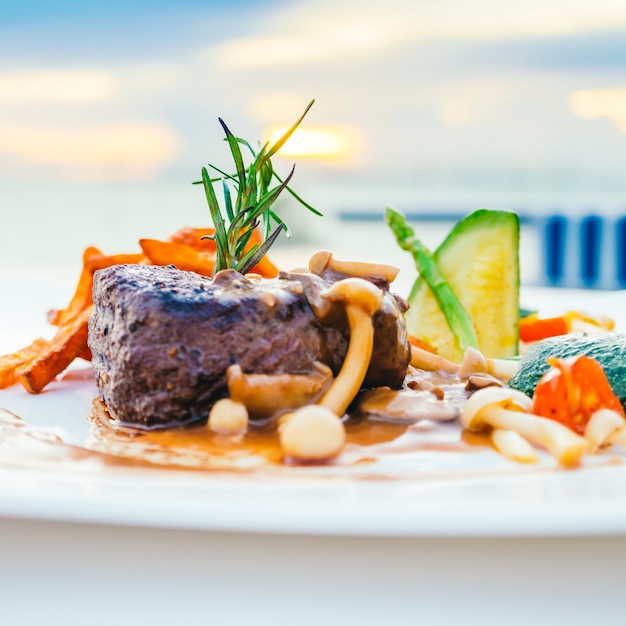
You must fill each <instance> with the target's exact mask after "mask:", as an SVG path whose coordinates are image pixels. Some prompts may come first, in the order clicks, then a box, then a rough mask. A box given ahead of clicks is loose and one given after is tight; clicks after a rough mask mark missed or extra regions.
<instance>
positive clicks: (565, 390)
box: [533, 355, 624, 435]
mask: <svg viewBox="0 0 626 626" xmlns="http://www.w3.org/2000/svg"><path fill="white" fill-rule="evenodd" d="M548 364H549V365H550V369H549V370H548V371H547V372H546V373H545V374H544V375H543V376H542V377H541V380H540V381H539V383H538V384H537V387H536V388H535V393H534V396H533V413H534V414H535V415H540V416H542V417H548V418H550V419H553V420H555V421H557V422H560V423H561V424H563V425H564V426H567V427H568V428H570V429H571V430H573V431H575V432H577V433H579V434H581V435H582V434H584V433H585V428H586V426H587V424H588V423H589V420H590V419H591V416H592V415H593V414H594V413H595V412H596V411H599V410H600V409H610V410H611V411H617V412H618V413H619V414H620V415H622V416H623V415H624V409H623V408H622V405H621V404H620V401H619V399H618V398H617V396H616V395H615V394H614V393H613V390H612V389H611V386H610V385H609V381H608V380H607V378H606V374H605V373H604V370H603V369H602V366H601V365H600V363H598V361H596V360H595V359H592V358H590V357H588V356H585V355H580V356H575V357H569V358H566V359H559V358H556V357H551V358H549V359H548Z"/></svg>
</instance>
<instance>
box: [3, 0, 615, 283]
mask: <svg viewBox="0 0 626 626" xmlns="http://www.w3.org/2000/svg"><path fill="white" fill-rule="evenodd" d="M625 70H626V4H625V3H624V2H623V0H596V1H595V2H593V3H590V2H588V1H584V2H583V1H582V0H567V1H566V0H553V1H552V2H549V3H546V2H545V1H544V0H527V1H526V2H524V3H518V2H509V1H495V0H474V2H471V3H467V2H462V1H461V0H438V1H437V2H434V1H427V0H414V1H409V0H386V1H385V2H384V3H383V2H375V1H373V0H370V1H368V0H359V1H358V2H357V1H356V0H301V1H298V2H294V1H289V2H287V1H283V0H274V1H272V0H230V1H229V2H228V3H221V2H218V1H211V0H204V1H200V0H177V1H176V2H172V1H168V0H151V2H145V1H143V0H109V1H108V2H95V1H89V0H83V1H72V0H65V1H64V2H62V3H61V2H54V1H45V0H32V1H31V2H29V3H22V2H12V1H9V2H5V1H3V0H0V210H1V211H2V218H3V219H2V226H1V229H0V263H1V267H2V269H3V270H7V271H11V270H12V268H14V267H20V268H22V269H23V270H25V271H32V272H33V273H40V274H41V275H42V276H46V277H54V276H60V275H64V276H67V275H69V276H70V279H72V280H73V279H74V277H75V276H77V274H78V271H79V268H80V257H81V253H82V250H83V249H84V248H85V247H86V246H87V245H95V246H97V247H99V248H101V249H102V250H103V251H104V252H107V253H116V252H134V251H137V250H138V246H137V240H138V239H139V238H140V237H157V238H164V237H167V236H168V235H169V234H170V233H171V232H173V231H174V230H176V229H178V228H179V227H181V226H185V225H192V226H203V225H209V224H210V219H209V213H208V209H207V206H206V202H205V199H204V193H203V191H202V189H201V187H197V186H193V185H192V184H191V183H192V181H194V180H198V178H199V175H200V168H201V167H202V165H206V164H207V163H213V164H215V165H218V166H220V167H223V168H225V169H228V168H229V167H230V160H229V155H228V149H227V146H226V144H225V142H224V141H223V132H222V129H221V127H220V125H219V122H218V117H221V118H223V119H224V121H225V122H226V123H227V125H228V126H229V127H230V128H231V130H232V131H233V132H234V133H235V134H236V135H238V136H241V137H245V138H246V139H248V140H249V141H251V143H253V144H256V142H257V141H264V140H266V139H267V138H268V137H270V136H271V133H272V132H273V131H274V130H275V129H276V127H278V126H281V125H282V126H285V125H290V124H291V123H292V122H294V121H295V120H296V119H297V118H298V117H299V115H300V114H301V113H302V111H304V109H305V107H306V105H307V103H308V102H309V101H310V100H311V99H313V98H315V104H314V106H313V108H312V109H311V111H310V112H309V114H308V115H307V117H306V119H305V121H304V123H303V126H302V130H303V131H307V132H306V133H303V135H302V137H301V140H300V141H299V142H298V143H296V142H295V138H294V142H293V145H292V146H291V148H290V151H288V152H287V153H286V154H284V155H283V156H282V157H277V158H276V159H275V166H276V168H277V170H279V171H280V172H281V174H283V175H286V174H287V173H288V172H289V170H290V168H291V165H292V164H293V163H296V171H295V175H294V178H293V187H294V189H296V190H297V191H298V193H299V194H300V195H301V196H302V197H303V198H305V199H306V200H307V201H308V202H310V203H311V204H313V205H314V206H315V207H316V208H318V209H319V210H320V211H321V212H323V213H324V214H325V217H324V218H319V217H315V216H314V215H312V214H310V213H308V212H306V211H305V210H304V209H303V208H302V207H300V206H299V205H297V204H296V203H294V202H290V201H289V199H288V198H287V197H286V196H285V197H284V198H283V199H281V200H280V201H279V205H278V209H279V212H281V215H282V216H283V217H284V219H285V220H286V222H287V223H288V224H289V225H290V227H291V229H292V231H293V236H292V238H291V239H290V240H286V239H284V238H281V239H280V240H279V243H278V244H277V247H276V252H275V255H274V256H276V257H277V258H278V259H279V261H280V262H282V260H283V259H285V263H287V262H288V260H289V261H290V260H291V259H296V257H298V255H303V256H304V255H306V254H308V252H309V251H310V250H314V249H318V248H322V247H323V248H328V249H331V250H333V251H334V252H335V254H336V255H337V256H343V257H348V256H349V257H351V258H355V259H363V260H365V259H369V260H373V261H381V262H389V263H393V264H397V265H399V266H400V267H401V268H402V270H403V274H402V276H403V277H404V280H405V281H406V282H407V283H409V282H412V276H411V272H412V262H411V259H410V258H408V257H406V258H405V253H402V252H400V251H399V250H397V248H396V246H395V244H394V242H393V238H392V237H391V235H390V233H389V232H388V230H387V227H386V226H385V224H384V222H383V220H382V213H383V210H384V208H385V206H393V207H394V208H396V209H399V210H401V211H404V212H405V213H407V214H408V215H410V217H411V219H412V220H413V221H414V223H415V227H416V230H417V232H418V235H419V236H420V237H421V238H422V239H423V240H424V242H425V243H427V245H429V246H431V247H433V248H434V247H436V245H438V243H439V242H440V241H441V239H442V238H443V236H444V235H445V233H446V232H447V230H448V229H449V228H450V226H451V224H452V223H453V222H454V221H455V220H456V219H458V218H460V217H462V216H463V215H466V214H468V213H470V212H471V211H473V210H474V209H476V208H479V207H488V208H500V209H507V210H512V211H516V212H518V214H519V215H520V217H521V218H522V225H523V228H522V281H523V282H524V283H526V284H550V285H557V286H558V285H563V286H583V287H603V288H615V287H622V286H625V285H626V266H625V263H626V261H625V260H624V259H623V258H622V257H623V254H624V252H623V249H624V241H626V227H625V226H624V222H623V221H622V216H623V215H626V73H625Z"/></svg>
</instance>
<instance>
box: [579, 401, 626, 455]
mask: <svg viewBox="0 0 626 626" xmlns="http://www.w3.org/2000/svg"><path fill="white" fill-rule="evenodd" d="M624 426H625V420H624V417H623V416H622V415H620V414H619V413H618V412H617V411H612V410H611V409H600V410H599V411H596V412H595V413H593V415H592V416H591V417H590V418H589V421H588V422H587V425H586V426H585V439H586V440H587V452H591V453H593V452H595V451H596V450H598V448H600V447H601V446H602V445H605V444H611V443H616V444H618V445H619V444H621V445H624V444H626V438H623V435H622V434H621V431H624ZM620 438H622V441H621V442H620Z"/></svg>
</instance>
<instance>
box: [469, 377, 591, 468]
mask: <svg viewBox="0 0 626 626" xmlns="http://www.w3.org/2000/svg"><path fill="white" fill-rule="evenodd" d="M531 408H532V400H531V399H530V398H529V397H528V396H526V395H524V394H523V393H521V392H519V391H515V390H512V389H504V388H501V387H486V388H485V389H481V390H480V391H477V392H476V393H474V394H473V395H472V396H471V397H470V398H469V400H468V401H467V404H466V405H465V408H464V409H463V413H462V414H461V423H462V424H463V426H464V427H465V428H467V429H468V430H471V431H481V430H484V429H486V428H493V429H502V430H512V431H515V432H516V433H518V434H519V435H521V436H522V437H524V438H525V439H527V440H529V441H531V442H533V443H537V444H539V445H541V446H543V447H544V448H545V449H546V450H548V451H549V452H550V453H551V454H552V455H554V456H555V457H556V458H557V459H558V461H559V463H561V464H562V465H564V466H565V467H573V466H576V465H578V463H579V462H580V458H581V457H582V455H583V454H584V452H585V449H586V447H587V442H586V440H585V439H584V438H583V437H580V436H579V435H577V434H576V433H575V432H573V431H571V430H570V429H569V428H567V427H566V426H563V424H560V423H559V422H555V421H554V420H551V419H548V418H545V417H539V416H537V415H533V414H531V413H530V410H531Z"/></svg>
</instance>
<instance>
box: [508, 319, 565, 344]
mask: <svg viewBox="0 0 626 626" xmlns="http://www.w3.org/2000/svg"><path fill="white" fill-rule="evenodd" d="M568 332H569V323H568V320H567V318H566V317H565V316H564V315H560V316H558V317H537V316H536V315H529V316H528V317H522V318H521V319H520V321H519V335H520V339H521V340H522V341H525V342H531V341H540V340H541V339H547V338H548V337H556V336H557V335H566V334H567V333H568Z"/></svg>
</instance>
